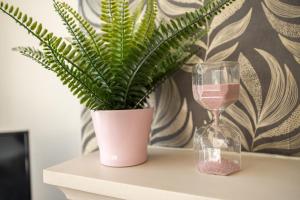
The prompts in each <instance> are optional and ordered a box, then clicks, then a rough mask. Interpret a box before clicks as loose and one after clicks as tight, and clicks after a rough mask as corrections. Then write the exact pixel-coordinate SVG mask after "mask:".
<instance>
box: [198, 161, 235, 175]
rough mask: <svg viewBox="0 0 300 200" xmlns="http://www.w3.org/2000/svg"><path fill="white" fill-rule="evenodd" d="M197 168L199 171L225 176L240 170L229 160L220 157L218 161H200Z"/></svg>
mask: <svg viewBox="0 0 300 200" xmlns="http://www.w3.org/2000/svg"><path fill="white" fill-rule="evenodd" d="M198 170H199V172H201V173H206V174H215V175H221V176H227V175H229V174H232V173H234V172H237V171H239V170H240V166H239V165H238V164H237V163H234V162H233V161H231V160H227V159H221V161H220V162H215V161H200V162H199V163H198Z"/></svg>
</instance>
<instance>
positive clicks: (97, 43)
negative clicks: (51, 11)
mask: <svg viewBox="0 0 300 200" xmlns="http://www.w3.org/2000/svg"><path fill="white" fill-rule="evenodd" d="M58 3H59V4H60V5H61V6H62V7H63V8H64V9H65V10H66V11H68V13H69V14H70V15H71V16H72V17H73V18H74V19H76V20H77V22H78V23H79V25H80V26H81V27H82V29H83V30H84V31H85V33H86V35H87V36H88V39H89V40H90V42H91V43H92V46H93V47H94V49H95V51H96V52H97V54H98V56H100V57H101V54H102V51H103V50H104V49H103V48H104V47H103V41H102V40H101V36H100V34H97V32H96V30H95V28H94V27H93V26H92V25H91V24H90V23H89V22H88V21H87V20H85V19H84V18H83V17H82V16H81V15H80V14H79V13H78V12H77V11H76V10H75V9H73V8H72V7H71V6H69V5H68V4H66V3H65V2H58Z"/></svg>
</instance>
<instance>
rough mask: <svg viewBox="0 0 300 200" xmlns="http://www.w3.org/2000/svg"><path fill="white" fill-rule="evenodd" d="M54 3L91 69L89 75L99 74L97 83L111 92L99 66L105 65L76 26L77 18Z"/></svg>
mask: <svg viewBox="0 0 300 200" xmlns="http://www.w3.org/2000/svg"><path fill="white" fill-rule="evenodd" d="M53 2H54V8H55V10H56V11H57V12H58V14H59V15H60V17H61V19H62V20H63V22H64V25H65V26H66V27H67V30H68V31H69V33H70V34H71V35H72V37H73V44H74V45H75V47H76V48H77V50H78V51H80V52H81V53H82V54H83V55H82V57H81V59H82V60H85V62H87V63H88V65H90V66H91V67H89V70H88V71H86V72H87V73H97V74H98V76H99V78H100V79H101V80H100V81H98V82H97V83H98V84H99V85H100V86H104V87H105V88H106V89H107V90H108V92H111V90H110V86H109V84H108V83H107V81H106V77H105V76H104V75H103V74H102V72H101V71H100V69H99V68H98V66H102V65H103V64H104V63H103V62H102V60H101V59H100V57H99V54H98V53H97V52H96V51H95V50H94V48H93V47H92V45H91V43H90V42H89V40H88V39H87V38H86V36H85V34H84V33H83V32H82V31H81V29H80V27H78V25H77V24H76V21H75V18H72V17H71V16H72V15H70V13H69V12H68V9H66V8H65V6H64V5H63V4H62V3H60V2H58V1H56V0H53Z"/></svg>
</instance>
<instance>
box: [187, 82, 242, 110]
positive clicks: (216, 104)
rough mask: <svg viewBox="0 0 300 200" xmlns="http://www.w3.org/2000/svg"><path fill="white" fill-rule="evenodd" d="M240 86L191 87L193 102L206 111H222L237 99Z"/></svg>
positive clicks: (212, 85)
mask: <svg viewBox="0 0 300 200" xmlns="http://www.w3.org/2000/svg"><path fill="white" fill-rule="evenodd" d="M239 92H240V84H239V83H230V84H209V85H193V94H194V98H195V100H196V101H197V102H198V103H199V104H200V105H202V106H203V107H204V108H205V109H208V110H224V109H225V108H226V107H227V106H229V105H230V104H232V103H234V102H235V101H237V100H238V98H239Z"/></svg>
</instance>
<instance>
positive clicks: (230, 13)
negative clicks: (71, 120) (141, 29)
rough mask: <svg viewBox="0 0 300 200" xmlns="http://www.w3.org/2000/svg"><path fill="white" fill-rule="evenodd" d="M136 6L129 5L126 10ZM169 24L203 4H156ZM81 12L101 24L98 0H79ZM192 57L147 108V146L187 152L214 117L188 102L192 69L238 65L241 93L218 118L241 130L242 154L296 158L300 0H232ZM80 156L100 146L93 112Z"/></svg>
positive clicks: (174, 0) (86, 120)
mask: <svg viewBox="0 0 300 200" xmlns="http://www.w3.org/2000/svg"><path fill="white" fill-rule="evenodd" d="M138 1H141V0H133V1H130V2H131V4H130V5H131V7H134V6H135V5H136V4H137V3H138ZM158 2H159V19H158V22H159V21H160V20H167V19H169V18H172V17H174V16H178V15H181V14H183V13H184V12H186V11H192V10H194V9H195V8H197V7H199V6H201V5H202V3H203V1H200V0H159V1H158ZM79 3H80V7H79V9H80V12H81V13H82V14H83V15H84V16H85V18H86V19H88V20H89V21H90V22H91V23H93V24H94V26H95V27H99V26H100V25H99V24H98V23H99V20H98V16H99V13H100V10H99V0H80V1H79ZM207 25H208V26H210V31H209V33H208V35H207V37H205V38H203V39H202V40H199V41H198V42H197V43H196V44H195V45H194V47H193V48H196V50H197V54H196V55H195V56H194V57H193V58H192V59H191V60H190V61H189V62H188V63H187V64H186V65H184V66H183V67H182V70H181V71H180V72H178V73H177V74H175V75H174V76H173V77H172V78H170V79H169V80H167V81H166V82H165V83H164V84H163V85H162V86H161V87H160V88H159V89H157V91H156V92H155V94H152V97H151V99H150V100H149V103H150V104H152V105H153V106H154V107H155V108H156V112H155V116H154V121H153V125H152V133H151V141H150V142H151V144H152V145H162V146H172V147H191V146H192V136H193V131H194V129H195V127H197V126H198V127H199V126H202V125H203V124H206V123H207V122H208V121H210V118H211V116H210V115H209V113H207V112H206V111H205V110H204V109H202V108H201V106H199V105H198V104H197V103H196V102H195V101H194V100H193V97H192V90H191V69H192V67H193V65H194V64H195V63H197V62H203V61H219V60H238V61H239V63H240V65H241V79H242V82H241V83H242V86H241V95H240V99H239V101H238V102H237V103H236V104H234V105H232V106H230V107H229V108H228V109H227V110H226V112H225V113H223V115H222V118H223V119H224V120H226V122H228V124H229V125H230V126H231V127H232V128H234V129H236V130H238V131H239V133H240V134H241V136H242V137H241V138H242V145H243V150H244V151H252V152H265V153H276V154H284V155H296V156H297V155H299V156H300V100H299V87H300V2H299V0H251V1H250V0H247V1H246V0H237V1H236V2H235V3H234V4H233V5H231V6H230V7H228V8H226V9H225V10H224V12H222V14H221V15H219V16H217V17H215V18H214V19H213V20H212V21H211V22H208V23H207ZM82 120H83V128H82V141H83V152H84V153H87V152H90V151H94V150H96V149H97V145H96V140H95V136H94V133H93V129H92V124H91V119H90V113H89V111H87V110H84V111H83V112H82Z"/></svg>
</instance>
